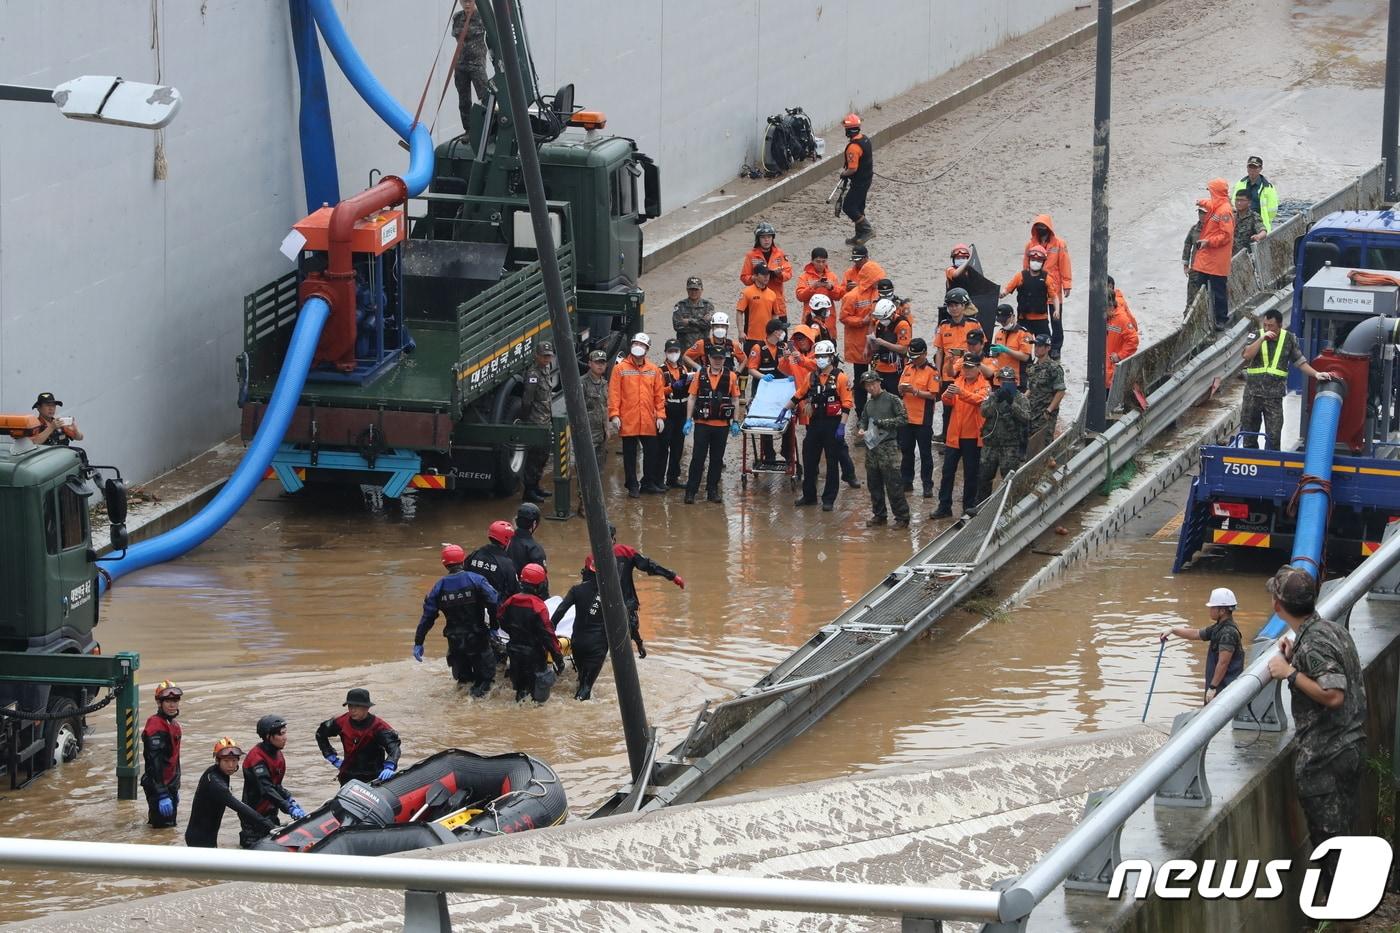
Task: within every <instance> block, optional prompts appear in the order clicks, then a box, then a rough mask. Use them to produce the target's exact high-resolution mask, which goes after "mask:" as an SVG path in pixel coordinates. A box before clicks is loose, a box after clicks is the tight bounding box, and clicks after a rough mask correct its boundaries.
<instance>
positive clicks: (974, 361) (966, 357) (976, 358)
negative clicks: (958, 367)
mask: <svg viewBox="0 0 1400 933" xmlns="http://www.w3.org/2000/svg"><path fill="white" fill-rule="evenodd" d="M981 365H982V354H980V353H964V354H963V366H981Z"/></svg>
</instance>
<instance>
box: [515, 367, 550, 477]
mask: <svg viewBox="0 0 1400 933" xmlns="http://www.w3.org/2000/svg"><path fill="white" fill-rule="evenodd" d="M553 366H554V344H552V343H550V342H549V341H548V340H542V341H540V342H539V343H537V344H535V365H533V366H531V367H530V368H529V369H527V370H525V375H524V377H523V378H524V379H525V391H524V392H523V393H521V395H520V422H521V424H542V425H548V424H549V423H550V420H551V419H552V418H553V416H554V378H553V372H552V370H553ZM549 447H550V445H549V444H547V443H546V444H543V445H541V446H539V447H531V448H530V449H529V450H528V451H527V452H526V454H525V476H524V488H523V489H522V490H521V494H522V495H521V498H523V499H524V500H525V501H526V502H543V501H545V500H546V499H548V498H549V493H548V492H546V491H545V490H543V489H541V488H540V478H541V477H543V476H544V468H545V467H546V466H548V465H549Z"/></svg>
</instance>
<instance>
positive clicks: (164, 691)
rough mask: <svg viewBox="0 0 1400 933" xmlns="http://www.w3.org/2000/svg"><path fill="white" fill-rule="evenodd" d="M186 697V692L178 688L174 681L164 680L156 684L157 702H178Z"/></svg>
mask: <svg viewBox="0 0 1400 933" xmlns="http://www.w3.org/2000/svg"><path fill="white" fill-rule="evenodd" d="M184 695H185V691H183V690H181V689H180V688H179V687H178V686H176V684H175V681H173V680H162V681H161V682H160V683H158V684H156V702H157V703H159V702H160V701H161V700H178V699H180V697H182V696H184Z"/></svg>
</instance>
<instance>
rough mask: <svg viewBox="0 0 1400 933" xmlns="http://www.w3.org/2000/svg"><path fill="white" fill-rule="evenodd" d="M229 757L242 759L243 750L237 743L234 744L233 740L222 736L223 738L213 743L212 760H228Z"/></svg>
mask: <svg viewBox="0 0 1400 933" xmlns="http://www.w3.org/2000/svg"><path fill="white" fill-rule="evenodd" d="M230 756H231V757H234V758H242V757H243V749H241V748H239V747H238V743H237V742H235V741H234V740H233V739H231V738H229V737H228V736H224V737H223V738H221V739H219V741H217V742H215V743H214V760H215V761H217V760H218V759H220V758H228V757H230Z"/></svg>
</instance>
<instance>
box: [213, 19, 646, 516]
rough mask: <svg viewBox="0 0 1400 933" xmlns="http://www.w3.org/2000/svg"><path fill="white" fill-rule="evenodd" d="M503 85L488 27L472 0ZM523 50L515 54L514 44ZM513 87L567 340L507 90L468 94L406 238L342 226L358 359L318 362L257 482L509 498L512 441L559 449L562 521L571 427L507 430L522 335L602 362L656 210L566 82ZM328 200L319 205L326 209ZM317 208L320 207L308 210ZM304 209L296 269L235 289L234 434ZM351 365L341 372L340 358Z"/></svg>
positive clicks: (414, 203)
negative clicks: (240, 348) (349, 232)
mask: <svg viewBox="0 0 1400 933" xmlns="http://www.w3.org/2000/svg"><path fill="white" fill-rule="evenodd" d="M478 9H479V10H480V11H481V13H482V14H483V19H484V20H485V26H486V33H487V42H488V46H489V47H490V49H491V52H492V58H493V60H494V61H495V63H496V72H497V76H496V78H495V79H493V82H492V87H493V88H494V87H495V86H497V85H499V86H500V87H502V89H503V87H504V84H503V81H502V75H501V74H500V72H501V70H502V68H503V67H504V65H503V62H502V61H501V56H500V55H499V41H498V38H497V36H498V33H497V30H496V28H495V22H494V18H493V17H492V16H491V11H490V5H489V4H479V5H478ZM517 41H518V42H519V43H520V50H521V51H522V53H523V54H522V60H523V61H525V62H527V63H528V61H529V59H528V46H527V45H526V44H525V39H524V36H523V35H521V36H519V37H518V39H517ZM527 72H528V73H527V74H526V75H525V78H526V87H527V89H530V90H531V91H532V93H531V96H532V99H533V100H534V101H535V102H536V105H535V106H534V107H532V108H531V112H530V113H529V114H528V115H526V117H525V118H526V119H528V120H529V121H530V123H531V125H532V128H533V129H534V136H535V139H536V142H537V145H538V151H539V156H540V163H541V168H542V171H543V174H544V183H545V189H546V193H547V196H548V197H549V199H550V201H549V208H550V212H551V214H552V216H553V218H554V219H555V220H556V223H555V224H554V225H553V232H554V235H555V236H554V239H555V243H556V244H557V254H558V258H559V265H560V271H561V274H562V276H563V281H564V289H565V293H566V295H567V296H568V297H569V311H570V314H571V315H572V316H573V321H574V329H575V333H576V335H577V340H576V343H575V345H574V346H572V347H564V346H559V345H558V344H559V343H560V341H559V340H558V339H557V338H556V337H555V336H554V335H553V334H552V333H551V327H550V322H549V311H548V307H547V305H546V302H545V293H544V287H543V281H542V277H541V272H540V263H539V261H538V254H537V252H536V248H535V240H534V232H533V227H532V225H531V221H530V212H529V205H528V203H527V201H526V198H525V193H524V188H523V184H522V181H521V178H520V167H519V166H520V159H519V153H518V152H517V150H516V149H515V145H514V133H513V131H512V130H511V128H510V120H511V118H512V117H511V114H510V113H509V106H508V103H507V102H506V95H505V94H504V93H501V94H500V95H499V98H498V97H497V95H496V93H495V91H494V90H493V92H492V93H491V94H489V95H488V97H487V99H486V100H485V101H481V102H476V103H474V104H473V108H472V117H471V120H470V123H471V126H470V127H469V129H468V132H466V133H464V134H463V135H462V136H459V137H457V138H456V139H453V140H451V141H449V142H446V143H444V144H442V145H440V146H438V147H437V150H436V164H435V169H434V177H433V181H432V183H431V185H430V186H429V190H428V193H427V194H426V195H425V196H423V197H420V198H415V199H412V200H411V201H410V202H409V204H408V205H407V209H406V216H403V217H402V221H403V222H404V224H405V225H406V227H407V235H406V236H404V237H403V240H402V242H397V243H394V242H392V241H393V240H394V239H395V237H397V236H400V235H401V234H400V233H399V231H398V229H397V227H396V224H397V222H398V221H399V219H400V218H399V217H398V216H396V212H394V211H390V212H386V213H384V214H382V215H380V216H379V217H377V218H374V219H367V220H366V221H364V222H362V223H361V224H357V226H356V237H357V242H358V243H359V244H360V245H357V246H354V247H352V249H354V250H355V252H354V257H355V260H354V262H355V270H356V302H357V305H358V309H357V311H358V313H357V321H358V325H357V326H358V332H357V337H358V340H357V349H356V367H355V370H354V371H353V372H346V371H340V372H337V371H332V369H331V368H330V367H324V366H323V367H318V368H314V369H313V370H312V371H311V372H310V374H309V375H308V377H307V382H306V385H305V387H304V388H303V390H302V394H301V398H300V401H299V403H298V406H297V409H296V412H295V414H294V415H293V417H292V420H291V424H290V427H289V429H288V431H287V433H286V435H285V437H284V439H283V443H282V445H281V448H280V449H279V451H278V452H277V454H276V455H275V456H274V458H273V461H272V464H271V468H270V471H269V472H270V474H271V475H273V476H275V477H276V478H277V479H278V480H279V481H280V482H281V484H282V487H283V489H284V490H286V491H287V492H295V491H297V490H299V489H301V488H302V486H303V485H304V484H306V483H311V482H326V483H358V484H366V485H371V486H378V487H382V488H383V492H384V494H385V495H386V496H389V497H397V496H399V495H400V494H401V493H402V492H403V491H404V490H405V489H409V488H417V489H473V490H484V491H488V492H492V493H495V494H497V495H508V494H510V493H511V492H513V491H515V490H516V489H517V488H518V485H519V472H520V469H521V467H522V465H523V460H524V450H525V448H526V447H529V446H548V447H549V448H550V449H551V450H553V451H555V452H557V453H560V454H561V456H556V457H555V458H554V459H555V463H556V466H555V497H554V514H555V515H556V516H557V517H560V518H563V517H567V516H568V515H569V514H570V512H571V509H570V505H569V501H568V493H569V482H568V476H567V470H568V458H567V456H566V455H564V454H565V452H566V451H567V449H568V422H567V419H565V418H564V417H563V411H562V406H560V407H559V408H558V409H556V417H555V418H554V419H553V424H551V425H525V424H517V423H516V422H515V419H516V417H517V413H518V410H519V400H520V395H521V392H522V390H523V379H522V373H523V372H524V370H525V369H527V368H528V367H529V366H530V365H531V363H532V356H533V350H534V347H535V345H536V344H537V343H538V342H540V341H542V340H549V341H551V342H552V343H554V344H555V345H556V351H557V355H556V359H557V360H558V361H559V362H560V365H573V364H574V362H575V360H578V362H579V365H582V361H583V358H584V357H585V356H586V353H587V352H588V351H590V350H593V349H599V348H601V349H604V350H606V351H607V352H608V353H609V356H610V357H613V356H615V355H616V354H617V353H618V352H619V351H620V349H621V348H622V347H623V346H624V345H625V341H626V340H627V338H628V337H629V336H630V335H631V334H633V333H635V332H637V331H638V330H641V329H642V315H643V299H644V295H643V293H642V291H641V289H640V288H638V286H637V283H638V281H639V279H640V274H641V255H642V230H641V225H642V224H643V223H644V222H645V221H646V220H648V219H649V218H651V217H655V216H657V215H658V214H660V212H661V204H660V181H659V173H658V171H657V168H656V166H655V164H654V163H653V162H652V160H651V159H649V158H648V157H647V156H646V155H644V154H643V153H641V152H640V151H638V148H637V145H636V143H635V142H633V141H632V140H630V139H627V138H625V137H622V136H615V135H610V134H607V133H605V132H604V131H603V128H604V126H605V125H606V119H605V118H604V117H603V115H602V114H601V113H597V112H596V111H581V110H578V109H576V108H575V107H574V105H573V91H572V88H571V87H570V86H565V87H564V88H561V89H560V90H559V92H558V93H556V94H554V95H552V96H551V97H549V98H542V97H541V96H540V95H539V94H538V92H537V90H536V89H535V84H534V81H533V80H532V78H533V68H532V67H530V68H528V69H527ZM326 210H328V209H323V212H324V211H326ZM318 213H321V212H318ZM316 216H317V215H315V214H313V215H312V217H311V218H308V219H307V221H305V222H303V224H299V225H298V226H297V229H298V230H302V231H304V232H305V233H306V234H307V241H308V242H307V248H306V250H305V251H304V252H303V253H302V256H301V260H300V264H299V268H298V270H297V271H296V272H293V273H289V274H288V275H286V276H283V277H282V278H280V279H278V280H277V281H275V282H272V283H270V284H268V285H266V286H264V287H263V288H261V289H259V290H258V291H256V292H254V293H253V294H251V295H249V296H248V297H247V298H246V299H245V303H244V344H245V350H244V353H243V354H242V355H241V356H240V358H239V379H240V398H239V402H240V406H241V407H242V436H243V437H244V438H245V439H251V438H252V437H253V435H254V433H255V432H256V430H257V428H258V425H259V424H260V423H261V422H262V420H263V418H264V416H265V414H266V408H267V403H268V401H269V399H270V398H271V395H272V390H273V388H274V386H275V384H276V381H277V377H278V374H279V372H280V370H281V365H282V361H283V358H284V355H285V353H286V349H287V346H288V343H289V340H290V337H291V333H292V327H293V325H294V324H295V321H296V316H297V313H298V311H297V308H298V286H299V283H300V282H301V280H302V278H303V277H304V276H305V275H306V274H307V273H308V272H309V271H314V270H315V269H316V268H318V265H317V264H318V261H319V258H320V257H319V254H318V246H319V244H320V242H321V239H322V235H321V230H320V227H319V226H317V222H316V221H315V218H316ZM343 369H348V367H343Z"/></svg>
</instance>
